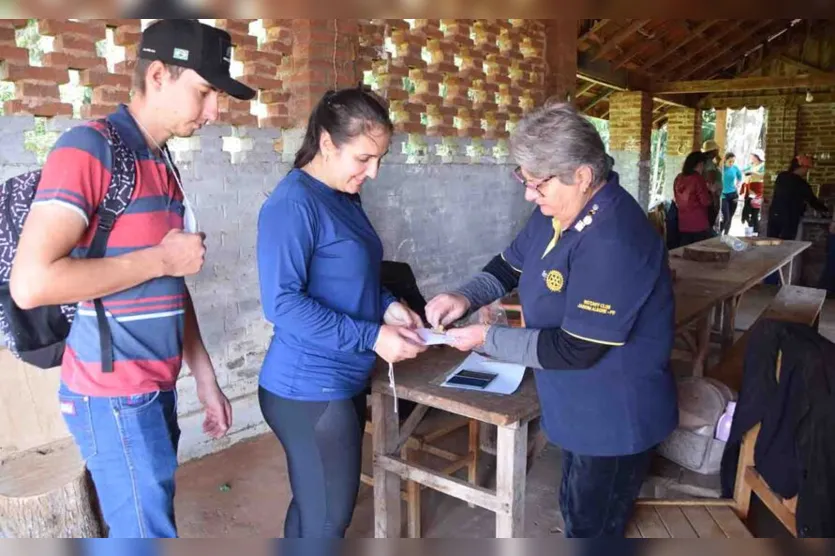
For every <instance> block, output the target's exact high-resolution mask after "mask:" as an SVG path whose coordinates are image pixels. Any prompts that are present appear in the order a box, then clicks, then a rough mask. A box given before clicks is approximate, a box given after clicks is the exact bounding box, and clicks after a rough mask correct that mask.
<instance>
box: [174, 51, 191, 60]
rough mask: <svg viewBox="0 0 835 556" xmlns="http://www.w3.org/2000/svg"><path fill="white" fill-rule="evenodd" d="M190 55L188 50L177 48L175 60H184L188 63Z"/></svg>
mask: <svg viewBox="0 0 835 556" xmlns="http://www.w3.org/2000/svg"><path fill="white" fill-rule="evenodd" d="M188 55H189V52H188V50H185V49H183V48H175V49H174V59H175V60H182V61H183V62H187V61H188Z"/></svg>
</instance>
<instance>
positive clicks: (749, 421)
mask: <svg viewBox="0 0 835 556" xmlns="http://www.w3.org/2000/svg"><path fill="white" fill-rule="evenodd" d="M748 346H749V347H748V350H747V353H746V356H745V370H744V375H743V382H742V390H741V391H740V395H739V402H738V403H737V407H736V412H735V414H734V420H733V424H732V426H731V433H730V437H729V439H728V443H727V446H726V448H725V453H724V457H723V459H722V490H723V496H725V497H726V498H730V497H731V496H732V495H733V490H734V483H735V480H736V470H737V464H738V460H739V453H740V447H741V443H742V437H743V436H744V434H745V433H746V432H748V431H749V430H750V429H751V428H753V427H754V426H756V425H757V424H758V423H761V424H762V427H761V429H760V434H759V437H758V439H757V445H756V447H755V450H754V464H755V467H756V470H757V472H758V473H759V474H760V475H761V476H762V478H763V480H765V482H766V483H767V484H768V485H769V487H770V488H771V489H772V490H773V491H774V492H775V493H777V494H779V495H780V496H782V497H783V498H785V499H791V498H793V497H795V496H797V497H798V500H797V533H798V536H799V537H817V538H820V537H833V536H835V434H833V433H832V431H835V344H833V343H831V342H829V341H828V340H826V339H825V338H823V337H822V336H821V335H820V334H818V332H817V331H816V330H815V329H814V328H812V327H810V326H806V325H801V324H795V323H787V322H780V321H774V320H762V321H760V322H758V323H757V324H756V325H754V327H753V328H752V329H751V338H750V341H749V344H748ZM778 353H782V364H781V366H780V370H779V376H778V370H777V359H778Z"/></svg>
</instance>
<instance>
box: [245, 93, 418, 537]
mask: <svg viewBox="0 0 835 556" xmlns="http://www.w3.org/2000/svg"><path fill="white" fill-rule="evenodd" d="M392 131H393V126H392V123H391V120H390V119H389V115H388V109H387V106H386V105H385V103H384V101H383V100H382V99H380V98H379V97H377V96H376V95H375V94H374V93H372V92H371V91H370V90H366V89H364V88H362V87H358V88H353V89H343V90H340V91H329V92H328V93H326V94H325V95H324V97H323V98H322V99H321V100H320V101H319V103H318V104H317V105H316V107H315V108H314V110H313V113H312V114H311V115H310V119H309V121H308V125H307V132H306V134H305V137H304V141H303V143H302V146H301V148H300V149H299V151H298V153H297V154H296V160H295V163H294V165H293V169H292V170H291V171H290V172H289V173H288V174H287V175H286V176H285V177H284V178H283V179H282V180H281V182H279V184H278V186H277V187H276V188H275V190H274V191H273V193H272V194H271V195H270V197H269V198H268V199H267V200H266V201H265V202H264V204H263V206H262V208H261V211H260V214H259V217H258V237H257V258H258V275H259V280H260V290H261V300H262V305H263V307H264V314H265V316H266V318H267V320H268V321H269V322H271V323H272V324H273V326H274V334H273V338H272V341H271V343H270V346H269V349H268V351H267V355H266V357H265V359H264V362H263V365H262V368H261V374H260V379H259V386H260V388H259V392H258V398H259V402H260V405H261V411H262V413H263V415H264V418H265V419H266V421H267V424H268V425H269V426H270V428H271V429H272V430H273V432H274V433H275V434H276V436H277V437H278V439H279V440H280V441H281V444H282V445H283V447H284V451H285V453H286V456H287V468H288V471H289V475H290V486H291V489H292V492H293V499H292V501H291V502H290V506H289V508H288V509H287V516H286V519H285V523H284V536H285V537H286V538H324V537H331V538H333V537H335V538H340V537H344V535H345V530H346V529H347V528H348V525H350V523H351V517H352V515H353V511H354V505H355V502H356V497H357V492H358V490H359V484H360V464H361V459H362V441H363V435H364V431H365V421H366V418H365V416H366V395H365V391H366V388H367V385H368V382H369V378H370V374H371V371H372V370H373V368H374V365H375V361H376V356H375V352H376V354H377V355H379V356H380V357H381V358H382V359H383V360H385V361H388V362H389V363H397V362H398V361H402V360H404V359H410V358H414V357H416V356H417V355H418V354H419V353H421V352H423V351H424V350H425V349H426V347H425V346H424V345H423V343H422V341H421V339H420V336H418V335H417V333H416V332H415V331H414V330H413V329H414V328H417V327H419V326H421V324H422V323H421V319H420V317H419V316H418V315H416V314H415V313H414V312H413V311H411V310H410V309H408V308H407V307H406V306H404V305H403V304H401V303H400V302H398V301H397V300H396V299H395V297H394V296H393V295H392V294H391V293H390V292H388V291H387V290H386V289H385V288H383V287H382V285H381V264H382V260H383V245H382V242H381V241H380V238H379V236H378V235H377V232H376V231H375V230H374V228H373V226H372V225H371V222H370V221H369V219H368V217H367V216H366V214H365V211H364V210H363V208H362V203H361V200H360V191H361V190H362V188H363V185H364V184H365V182H366V181H367V180H368V179H374V178H375V177H376V176H377V172H378V170H379V168H380V162H381V160H382V158H383V156H385V154H386V153H387V152H388V148H389V142H390V140H391V134H392Z"/></svg>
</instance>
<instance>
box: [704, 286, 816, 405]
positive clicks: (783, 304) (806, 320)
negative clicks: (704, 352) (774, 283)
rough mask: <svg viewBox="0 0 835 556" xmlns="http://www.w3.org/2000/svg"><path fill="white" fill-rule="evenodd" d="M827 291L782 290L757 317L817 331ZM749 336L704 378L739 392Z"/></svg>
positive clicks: (734, 347)
mask: <svg viewBox="0 0 835 556" xmlns="http://www.w3.org/2000/svg"><path fill="white" fill-rule="evenodd" d="M824 301H826V291H825V290H818V289H814V288H804V287H801V286H783V287H782V288H780V291H779V292H778V293H777V295H776V296H775V297H774V299H773V300H772V301H771V303H769V304H768V307H766V309H765V310H764V311H763V312H762V314H760V316H759V318H758V319H757V320H758V321H759V320H761V319H773V320H780V321H785V322H795V323H799V324H806V325H809V326H814V327H815V328H817V326H818V324H819V321H820V313H821V310H822V309H823V303H824ZM748 339H749V334H748V332H746V333H745V334H743V335H742V337H741V338H740V339H739V340H737V342H736V343H735V344H734V345H733V346H732V347H731V348H729V349H728V351H727V353H726V355H725V356H724V357H723V358H722V360H721V361H720V362H719V363H718V364H717V365H715V366H713V367H712V368H710V369H708V370H707V371H706V372H705V376H707V377H710V378H715V379H716V380H719V381H721V382H723V383H724V384H726V385H728V386H730V387H731V388H732V389H733V390H734V391H736V392H739V390H740V388H741V387H742V373H743V369H744V368H745V352H746V350H747V348H748Z"/></svg>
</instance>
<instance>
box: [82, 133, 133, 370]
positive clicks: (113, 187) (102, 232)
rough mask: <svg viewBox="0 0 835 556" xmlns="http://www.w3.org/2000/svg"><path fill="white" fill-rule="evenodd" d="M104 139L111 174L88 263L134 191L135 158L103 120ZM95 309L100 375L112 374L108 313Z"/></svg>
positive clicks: (101, 252) (99, 252)
mask: <svg viewBox="0 0 835 556" xmlns="http://www.w3.org/2000/svg"><path fill="white" fill-rule="evenodd" d="M104 123H105V130H106V132H105V136H106V137H107V140H108V142H109V143H110V148H111V152H112V153H113V163H112V168H111V171H110V176H111V177H110V187H108V189H107V193H106V194H105V196H104V200H103V201H102V203H101V204H100V205H99V208H98V210H97V211H96V214H97V215H98V217H99V220H98V225H97V226H96V233H95V235H94V236H93V241H92V243H91V244H90V249H89V250H88V252H87V258H88V259H101V258H103V257H104V256H105V254H106V252H107V242H108V240H109V239H110V232H111V231H112V230H113V225H114V224H115V223H116V220H117V219H118V218H119V217H120V216H121V215H122V214H123V213H124V212H125V209H127V208H128V205H129V204H130V200H131V197H133V190H134V188H135V187H136V157H135V156H134V154H133V151H131V150H130V149H129V148H128V147H127V145H125V144H124V143H123V142H122V139H121V137H119V133H118V132H117V131H116V128H115V127H114V126H113V124H112V123H110V121H109V120H106V119H105V120H104ZM93 303H94V305H95V306H96V320H97V321H98V325H99V344H100V347H101V366H102V372H105V373H112V372H113V336H112V334H111V332H110V324H109V323H108V322H107V312H106V311H105V309H104V304H103V303H102V300H101V299H96V300H94V301H93Z"/></svg>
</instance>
